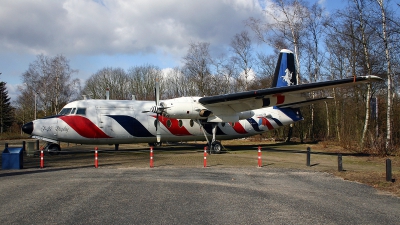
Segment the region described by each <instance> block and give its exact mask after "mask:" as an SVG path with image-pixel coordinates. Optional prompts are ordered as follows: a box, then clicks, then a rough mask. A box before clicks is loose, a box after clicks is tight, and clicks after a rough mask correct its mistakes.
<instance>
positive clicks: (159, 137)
mask: <svg viewBox="0 0 400 225" xmlns="http://www.w3.org/2000/svg"><path fill="white" fill-rule="evenodd" d="M159 128H160V120H159V118H158V113H157V126H156V136H157V142H161V132H160V129H159Z"/></svg>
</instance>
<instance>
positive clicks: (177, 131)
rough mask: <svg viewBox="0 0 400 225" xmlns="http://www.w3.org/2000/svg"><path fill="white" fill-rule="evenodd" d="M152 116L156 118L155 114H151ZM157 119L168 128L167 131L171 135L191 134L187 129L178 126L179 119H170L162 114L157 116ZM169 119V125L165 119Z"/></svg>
mask: <svg viewBox="0 0 400 225" xmlns="http://www.w3.org/2000/svg"><path fill="white" fill-rule="evenodd" d="M153 117H154V118H157V117H156V116H153ZM158 119H159V120H160V122H161V123H162V124H163V125H164V126H165V127H166V128H167V129H168V131H169V132H171V133H172V134H173V135H176V136H187V135H192V134H191V133H189V131H188V130H187V129H186V128H185V127H184V126H182V127H179V121H178V120H177V119H170V118H167V117H164V116H159V117H158ZM168 120H169V121H171V124H170V126H168V125H167V121H168Z"/></svg>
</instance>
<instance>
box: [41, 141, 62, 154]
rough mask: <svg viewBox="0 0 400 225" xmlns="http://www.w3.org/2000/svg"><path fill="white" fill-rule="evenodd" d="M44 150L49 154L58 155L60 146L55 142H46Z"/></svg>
mask: <svg viewBox="0 0 400 225" xmlns="http://www.w3.org/2000/svg"><path fill="white" fill-rule="evenodd" d="M44 150H45V151H47V152H48V153H49V154H50V155H58V154H60V151H61V147H60V145H58V144H56V143H51V142H47V145H46V146H45V147H44Z"/></svg>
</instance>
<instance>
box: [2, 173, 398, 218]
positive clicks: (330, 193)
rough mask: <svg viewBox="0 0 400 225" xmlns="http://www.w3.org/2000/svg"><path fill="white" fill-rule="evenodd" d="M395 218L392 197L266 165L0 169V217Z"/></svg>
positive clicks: (318, 175) (325, 177)
mask: <svg viewBox="0 0 400 225" xmlns="http://www.w3.org/2000/svg"><path fill="white" fill-rule="evenodd" d="M97 223H101V224H400V198H397V197H393V196H388V195H383V194H379V193H377V191H376V190H375V189H373V188H371V187H368V186H366V185H363V184H358V183H354V182H348V181H343V180H341V179H339V178H335V177H333V176H331V175H329V174H326V173H315V172H304V171H298V170H285V169H271V168H246V169H237V168H173V167H159V168H152V169H150V168H146V169H138V168H126V169H116V168H98V169H95V168H92V167H88V168H58V169H57V168H45V169H42V170H40V169H27V170H21V171H12V170H8V171H0V224H97Z"/></svg>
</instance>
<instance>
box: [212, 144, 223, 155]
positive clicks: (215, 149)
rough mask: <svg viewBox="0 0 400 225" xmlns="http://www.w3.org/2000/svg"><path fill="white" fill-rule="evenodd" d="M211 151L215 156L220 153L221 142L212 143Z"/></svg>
mask: <svg viewBox="0 0 400 225" xmlns="http://www.w3.org/2000/svg"><path fill="white" fill-rule="evenodd" d="M211 150H212V151H213V152H214V153H216V154H219V153H221V150H222V145H221V142H219V141H214V142H213V143H211Z"/></svg>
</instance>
